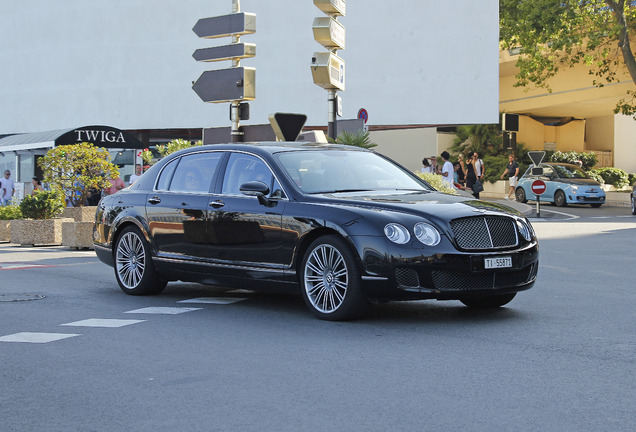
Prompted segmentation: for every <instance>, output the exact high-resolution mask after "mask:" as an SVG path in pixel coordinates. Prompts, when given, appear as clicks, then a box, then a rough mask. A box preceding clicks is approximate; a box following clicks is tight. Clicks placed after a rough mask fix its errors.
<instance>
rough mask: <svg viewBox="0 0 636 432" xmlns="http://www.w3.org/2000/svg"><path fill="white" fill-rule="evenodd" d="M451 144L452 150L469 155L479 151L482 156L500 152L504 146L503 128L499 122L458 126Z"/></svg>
mask: <svg viewBox="0 0 636 432" xmlns="http://www.w3.org/2000/svg"><path fill="white" fill-rule="evenodd" d="M455 135H456V136H455V139H454V140H453V145H452V146H451V152H453V153H463V154H464V155H469V154H472V153H474V152H478V153H479V155H480V156H482V157H483V156H484V155H486V154H498V153H500V152H501V149H502V147H503V141H502V135H501V128H500V127H499V125H498V124H478V125H466V126H458V127H457V131H456V134H455Z"/></svg>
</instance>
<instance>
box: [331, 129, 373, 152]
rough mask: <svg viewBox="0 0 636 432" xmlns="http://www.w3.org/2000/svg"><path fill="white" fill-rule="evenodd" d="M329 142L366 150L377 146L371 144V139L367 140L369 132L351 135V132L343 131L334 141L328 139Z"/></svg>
mask: <svg viewBox="0 0 636 432" xmlns="http://www.w3.org/2000/svg"><path fill="white" fill-rule="evenodd" d="M330 141H331V142H335V143H338V144H346V145H351V146H356V147H362V148H366V149H370V148H373V147H377V146H378V145H377V144H374V143H372V142H371V139H370V138H369V131H367V132H359V133H352V132H346V131H345V132H342V133H340V134H339V135H338V138H337V139H336V140H335V141H334V140H332V139H330Z"/></svg>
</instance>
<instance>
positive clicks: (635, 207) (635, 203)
mask: <svg viewBox="0 0 636 432" xmlns="http://www.w3.org/2000/svg"><path fill="white" fill-rule="evenodd" d="M632 214H633V215H636V197H634V195H632Z"/></svg>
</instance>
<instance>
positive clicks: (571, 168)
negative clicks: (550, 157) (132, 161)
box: [553, 165, 589, 179]
mask: <svg viewBox="0 0 636 432" xmlns="http://www.w3.org/2000/svg"><path fill="white" fill-rule="evenodd" d="M553 167H554V170H555V171H556V172H557V174H558V175H559V177H560V178H566V179H584V178H589V177H588V176H587V174H585V171H583V170H582V169H581V168H579V167H577V166H575V165H553Z"/></svg>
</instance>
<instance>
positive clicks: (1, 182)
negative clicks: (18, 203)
mask: <svg viewBox="0 0 636 432" xmlns="http://www.w3.org/2000/svg"><path fill="white" fill-rule="evenodd" d="M14 193H15V183H13V180H11V171H9V170H6V171H5V172H4V177H3V178H1V179H0V206H6V205H9V204H10V203H11V199H12V198H13V194H14Z"/></svg>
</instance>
